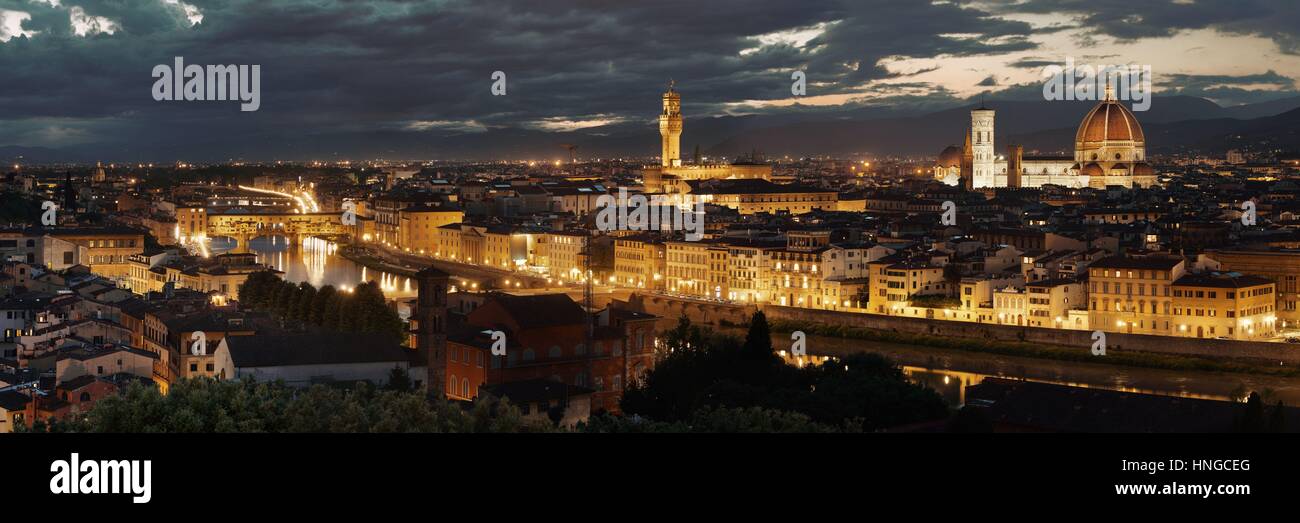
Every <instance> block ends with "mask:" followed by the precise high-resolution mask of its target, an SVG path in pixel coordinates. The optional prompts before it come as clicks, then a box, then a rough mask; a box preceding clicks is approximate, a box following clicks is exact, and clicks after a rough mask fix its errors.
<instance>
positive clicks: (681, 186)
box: [641, 82, 791, 193]
mask: <svg viewBox="0 0 1300 523" xmlns="http://www.w3.org/2000/svg"><path fill="white" fill-rule="evenodd" d="M673 87H674V84H673V83H672V82H669V84H668V91H667V92H665V93H664V94H663V110H662V111H661V112H660V113H659V141H660V156H659V158H660V161H659V165H657V166H647V167H645V168H643V169H642V170H641V176H642V184H643V185H644V186H645V192H647V193H674V192H689V189H688V188H687V186H686V184H685V182H688V181H694V180H714V179H728V180H748V179H762V180H767V181H791V180H773V177H772V165H771V164H768V163H765V162H762V161H759V159H758V158H757V157H755V158H751V159H750V160H737V161H736V162H733V163H729V164H728V163H717V164H703V163H698V162H699V159H698V158H697V159H696V162H697V163H692V164H683V163H682V96H681V94H680V93H678V92H677V91H675V90H674V89H673Z"/></svg>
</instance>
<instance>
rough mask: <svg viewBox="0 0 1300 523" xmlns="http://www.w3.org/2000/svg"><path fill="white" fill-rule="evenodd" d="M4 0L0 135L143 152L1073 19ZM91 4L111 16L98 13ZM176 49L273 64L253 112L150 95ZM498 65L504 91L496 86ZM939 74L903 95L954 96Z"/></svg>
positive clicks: (537, 117) (886, 8) (879, 67)
mask: <svg viewBox="0 0 1300 523" xmlns="http://www.w3.org/2000/svg"><path fill="white" fill-rule="evenodd" d="M55 3H58V4H59V5H57V6H56V5H54V4H55ZM1067 4H1068V2H1067ZM186 6H191V9H190V10H188V11H187V9H186ZM1067 7H1068V6H1067ZM73 8H78V9H79V10H80V13H81V16H82V18H83V22H82V24H81V26H82V29H83V32H84V33H85V34H83V35H80V36H79V35H76V34H75V31H76V30H77V27H75V26H74V24H72V23H70V17H71V16H72V9H73ZM1033 8H1035V9H1037V8H1038V4H1037V3H1034V4H1033ZM4 11H12V12H24V13H27V14H29V15H30V19H29V20H26V21H25V22H24V23H23V24H22V26H21V29H22V30H23V31H25V32H29V33H34V34H32V36H30V37H23V36H14V37H12V38H10V39H9V40H8V41H7V42H4V41H0V69H3V70H4V71H5V73H6V74H5V75H4V80H3V82H0V145H3V144H23V145H51V146H60V145H63V144H76V143H111V144H121V146H120V147H119V148H120V149H121V150H123V151H124V152H125V154H134V155H139V154H144V153H142V151H148V150H150V149H151V148H153V147H163V146H166V147H169V148H171V149H176V148H187V149H185V150H199V151H208V152H212V153H213V154H224V151H226V150H227V149H232V148H235V147H234V146H233V145H232V144H237V143H248V142H257V143H259V144H265V145H267V146H268V147H275V146H284V147H286V148H287V149H292V150H312V149H311V147H313V146H312V145H311V144H312V143H313V141H314V140H316V139H317V137H320V136H325V135H329V134H338V133H368V132H390V133H391V132H398V133H401V132H407V131H410V132H415V131H419V132H422V133H430V134H433V135H454V134H463V133H482V132H484V131H487V130H492V129H556V128H561V129H562V128H563V127H562V126H563V125H564V123H565V122H575V121H576V122H582V121H595V122H609V123H613V124H621V125H625V126H646V125H647V124H649V123H650V122H651V121H652V120H653V119H654V118H655V116H656V108H655V105H656V104H657V102H656V100H657V98H658V94H659V93H660V92H661V91H662V90H663V89H664V85H665V84H666V82H667V80H668V79H669V78H673V79H675V80H677V82H678V89H679V90H680V91H682V92H683V95H684V96H685V97H686V101H687V104H688V105H689V110H690V111H691V114H692V116H704V115H710V114H712V115H717V114H724V113H727V112H728V111H731V110H732V108H731V107H730V106H729V105H728V104H731V103H734V102H737V101H744V100H773V99H785V98H788V97H789V93H790V81H791V80H790V73H791V72H792V71H794V70H796V69H802V70H805V71H806V72H807V75H808V82H809V95H827V94H854V93H860V92H861V89H862V86H863V85H864V84H866V83H868V82H871V81H873V80H879V79H886V78H894V79H896V78H902V77H906V76H909V75H916V74H919V73H920V72H924V71H925V70H924V69H923V70H922V71H911V72H897V71H891V70H889V69H888V68H887V67H886V66H885V65H884V64H886V63H888V62H889V61H890V60H893V59H897V58H935V57H950V56H974V55H988V54H1002V53H1009V52H1016V51H1025V50H1032V49H1034V47H1035V44H1034V43H1033V42H1032V41H1031V40H1030V37H1031V36H1032V35H1033V33H1034V32H1035V31H1038V32H1054V31H1058V30H1060V29H1061V28H1062V27H1063V26H1062V25H1061V24H1056V25H1053V26H1051V27H1048V28H1040V29H1037V30H1035V29H1033V28H1032V27H1031V26H1030V25H1028V24H1026V23H1023V22H1018V21H1013V20H1007V19H1004V18H1001V17H999V16H997V15H995V14H990V13H989V12H986V11H984V10H981V9H980V8H977V7H972V6H961V5H955V4H952V3H941V4H930V3H925V2H891V1H865V2H864V1H857V0H854V1H848V0H845V1H840V0H801V1H788V2H753V1H751V0H713V1H707V2H701V1H698V0H690V1H686V0H662V1H646V2H611V1H608V0H572V1H553V0H547V1H536V0H494V1H479V0H476V1H469V0H444V1H417V0H376V1H361V0H185V1H181V2H173V1H170V0H117V1H113V2H104V1H91V0H62V1H61V2H51V1H50V0H0V12H4ZM195 14H201V16H202V21H201V23H198V24H197V25H196V24H194V19H193V16H194V15H195ZM87 19H88V20H91V21H92V22H93V21H96V20H98V21H103V22H105V23H107V24H110V25H107V26H105V25H101V26H100V29H111V30H112V34H107V32H101V33H97V32H96V31H95V30H94V29H93V28H92V29H90V30H86V27H85V26H86V23H85V20H87ZM3 22H4V21H3V20H0V26H4V23H3ZM1185 23H1191V22H1185ZM819 30H820V33H819V32H818V31H819ZM1143 30H1144V31H1150V30H1152V29H1143ZM3 37H4V36H3V33H0V38H3ZM801 39H802V40H806V42H805V41H802V40H801ZM800 44H802V45H800ZM175 56H183V57H185V60H186V62H187V63H190V64H259V65H261V66H262V106H261V110H260V111H258V112H255V113H241V112H239V110H238V106H237V104H233V103H222V102H204V103H198V102H187V103H166V102H155V101H154V100H153V99H152V98H151V97H150V88H151V86H152V84H153V79H152V78H151V77H150V71H151V70H152V68H153V67H154V66H155V65H157V64H170V63H171V61H172V58H173V57H175ZM497 70H500V71H504V72H505V73H506V74H507V77H508V95H507V96H503V97H496V96H492V95H491V93H490V91H489V86H490V84H491V78H490V76H491V74H492V72H493V71H497ZM929 89H931V90H932V92H930V93H929V94H919V93H917V92H900V93H898V94H897V96H899V97H900V102H907V101H908V100H912V101H919V102H924V103H931V102H937V101H940V100H946V99H950V98H951V93H949V92H948V91H947V90H946V89H944V88H943V87H942V86H929ZM852 105H853V104H852V103H850V107H852ZM812 110H813V109H810V108H808V107H799V108H793V109H781V108H768V109H761V110H758V111H761V112H781V111H812ZM321 147H326V146H321ZM317 152H324V153H329V152H330V149H322V150H320V151H317ZM231 154H237V152H232V153H231Z"/></svg>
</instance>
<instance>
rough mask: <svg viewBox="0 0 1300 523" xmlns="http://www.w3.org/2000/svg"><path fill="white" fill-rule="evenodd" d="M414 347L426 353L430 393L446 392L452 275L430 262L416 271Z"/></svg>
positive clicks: (428, 391)
mask: <svg viewBox="0 0 1300 523" xmlns="http://www.w3.org/2000/svg"><path fill="white" fill-rule="evenodd" d="M415 279H416V282H418V284H419V289H418V291H417V292H418V294H417V297H416V300H415V321H416V331H415V348H416V350H417V351H418V352H419V353H420V354H424V355H427V357H428V359H427V364H428V370H429V377H428V379H426V380H425V381H424V383H425V391H426V392H427V393H429V394H446V393H447V385H446V383H447V286H448V284H449V283H450V281H451V275H449V274H447V273H445V272H443V271H441V270H438V269H437V268H436V267H434V266H432V265H430V266H428V267H425V268H424V269H423V270H421V271H420V272H417V273H415Z"/></svg>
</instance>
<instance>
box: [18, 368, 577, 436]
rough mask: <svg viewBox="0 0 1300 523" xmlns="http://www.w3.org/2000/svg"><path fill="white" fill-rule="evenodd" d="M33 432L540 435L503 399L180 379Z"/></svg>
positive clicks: (545, 427) (542, 427) (542, 425)
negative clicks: (469, 403) (471, 400)
mask: <svg viewBox="0 0 1300 523" xmlns="http://www.w3.org/2000/svg"><path fill="white" fill-rule="evenodd" d="M31 430H32V431H34V432H111V433H159V432H163V433H170V432H186V433H204V432H348V433H355V432H548V431H552V430H554V428H553V426H552V425H551V424H550V423H549V422H545V421H540V422H539V421H536V420H528V419H524V417H523V416H522V415H521V414H520V411H519V409H518V408H517V407H515V406H513V405H511V404H510V403H509V402H508V401H504V400H496V399H493V398H483V399H482V400H480V401H477V402H475V404H474V406H473V407H472V408H469V409H466V408H463V407H461V406H460V405H456V404H452V403H449V402H447V401H446V400H443V399H436V400H429V399H428V398H427V397H426V396H425V395H424V394H420V393H414V392H404V391H398V390H391V389H389V390H378V389H375V388H373V387H370V386H368V385H365V384H359V385H357V386H356V387H354V388H352V389H342V388H338V387H327V386H325V385H313V386H312V387H310V388H307V389H297V388H293V387H289V386H286V385H284V384H282V383H278V382H277V383H266V382H262V383H259V382H255V381H253V380H252V379H247V378H246V379H243V380H240V381H218V380H214V379H211V378H195V379H186V380H180V381H178V382H175V383H173V384H172V386H171V388H170V389H169V390H168V392H167V394H162V393H161V392H159V390H158V388H157V387H153V386H148V385H142V384H140V383H134V384H132V385H131V386H130V387H128V388H127V389H126V390H124V391H123V392H122V393H121V394H119V395H115V396H110V397H107V398H104V399H102V400H99V401H98V402H96V403H95V406H94V407H93V408H92V409H90V412H88V413H87V414H86V415H85V416H81V417H75V418H70V419H65V420H56V421H39V422H36V423H35V424H33V426H32V428H31Z"/></svg>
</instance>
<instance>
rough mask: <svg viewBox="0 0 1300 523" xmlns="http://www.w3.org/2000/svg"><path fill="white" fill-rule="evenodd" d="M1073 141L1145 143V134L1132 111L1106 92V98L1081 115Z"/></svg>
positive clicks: (1081, 142) (1082, 142)
mask: <svg viewBox="0 0 1300 523" xmlns="http://www.w3.org/2000/svg"><path fill="white" fill-rule="evenodd" d="M1074 141H1075V142H1078V143H1080V144H1084V143H1101V142H1130V141H1131V142H1138V143H1145V142H1146V136H1144V135H1143V134H1142V126H1141V125H1138V121H1137V117H1135V116H1133V112H1132V111H1130V110H1129V109H1128V107H1124V104H1122V103H1119V101H1118V100H1115V99H1114V97H1112V96H1110V95H1109V92H1108V93H1107V96H1106V99H1105V100H1103V101H1102V102H1101V103H1098V104H1097V106H1096V107H1093V108H1092V110H1091V111H1088V115H1087V116H1084V117H1083V122H1082V123H1080V124H1079V132H1078V133H1077V134H1075V135H1074Z"/></svg>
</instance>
